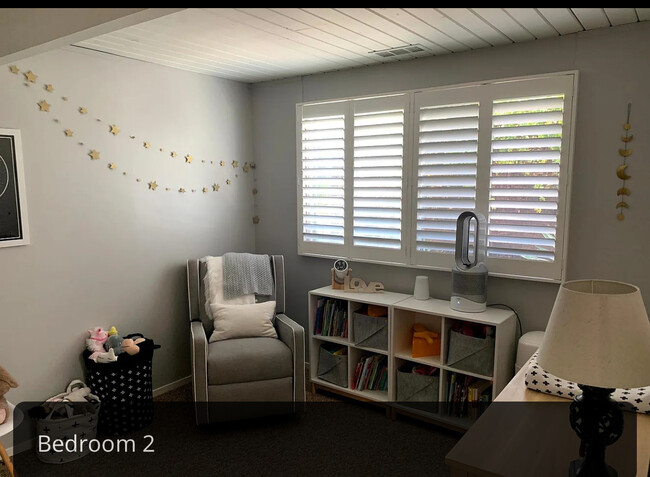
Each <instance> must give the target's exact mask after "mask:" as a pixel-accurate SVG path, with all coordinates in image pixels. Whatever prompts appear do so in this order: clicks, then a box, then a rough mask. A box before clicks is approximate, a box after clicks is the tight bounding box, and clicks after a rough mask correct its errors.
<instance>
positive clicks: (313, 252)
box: [296, 70, 579, 283]
mask: <svg viewBox="0 0 650 477" xmlns="http://www.w3.org/2000/svg"><path fill="white" fill-rule="evenodd" d="M553 78H555V79H553ZM578 79H579V72H578V71H577V70H567V71H561V72H555V73H548V74H539V75H530V76H516V77H509V78H498V79H492V80H483V81H475V82H469V83H462V84H453V85H444V86H437V87H432V88H418V89H412V90H403V91H397V92H389V93H386V94H369V95H364V96H353V97H344V98H336V99H332V100H322V101H313V102H311V101H310V102H300V103H297V104H296V151H297V153H296V157H297V167H296V174H297V191H298V195H297V202H298V203H297V227H298V235H297V237H298V244H297V245H298V247H297V248H298V255H303V256H313V257H322V258H345V259H347V260H349V261H357V262H367V263H376V264H383V265H392V266H399V267H408V268H416V269H428V270H441V271H451V269H452V268H453V263H454V260H453V255H448V254H437V253H431V252H417V249H416V246H415V245H416V232H417V230H416V227H417V220H416V218H417V174H418V153H417V151H418V134H417V133H418V131H415V128H417V125H418V118H417V114H418V110H417V105H416V98H419V97H422V96H418V95H426V94H432V95H439V96H440V97H445V96H448V97H450V98H453V97H454V96H456V97H458V92H459V91H461V90H463V89H464V88H466V89H467V91H470V90H472V89H474V90H476V87H484V88H486V89H479V90H478V91H479V93H480V94H475V95H474V96H472V95H471V94H469V95H467V98H473V99H471V100H473V101H476V100H479V101H480V112H479V141H478V142H479V151H478V153H477V183H476V208H475V210H477V211H479V212H481V213H483V214H484V215H485V217H486V220H487V219H488V217H489V176H490V166H491V159H490V154H491V142H492V138H491V134H492V98H495V99H496V97H495V94H493V93H490V94H487V93H485V94H484V92H486V91H488V88H489V91H500V90H505V94H504V95H503V96H502V97H508V98H516V97H518V95H519V94H523V95H525V94H535V95H538V94H541V93H539V92H538V91H536V92H534V93H525V92H523V93H518V91H526V90H528V89H530V88H531V87H532V86H533V85H534V84H535V83H537V84H540V83H541V84H543V83H544V82H546V81H548V82H549V83H553V84H555V83H556V82H557V83H560V84H564V85H565V86H566V88H568V90H569V91H570V93H569V94H570V97H569V94H567V95H566V96H565V101H564V122H563V125H562V148H561V159H560V174H559V186H558V194H559V198H558V201H560V200H561V201H562V202H559V204H560V205H559V207H558V211H557V225H556V227H557V229H556V237H555V257H556V259H555V260H554V262H546V263H545V262H529V261H525V260H515V259H495V258H490V257H487V259H486V265H487V268H488V271H489V275H491V276H498V277H505V278H515V279H523V280H532V281H542V282H552V283H560V282H562V281H564V280H565V277H566V261H567V248H568V247H567V245H568V240H569V215H570V205H571V183H572V180H571V179H572V170H573V154H574V148H575V130H576V109H577V108H576V106H577V96H578ZM564 82H566V83H564ZM517 83H519V84H517ZM520 85H523V87H521V86H520ZM553 92H554V93H558V92H563V93H564V92H565V91H564V90H560V91H557V90H555V91H553ZM398 95H406V97H407V100H406V108H405V111H404V145H403V165H402V251H403V254H402V255H403V261H400V260H399V257H398V259H397V260H396V259H395V256H391V254H382V251H383V250H382V249H380V248H368V249H366V250H365V251H364V252H365V253H363V254H355V251H356V250H358V249H359V248H360V247H354V246H353V245H352V233H353V230H352V227H353V199H354V198H353V185H352V181H353V162H354V157H353V156H354V152H353V151H354V109H353V103H354V101H357V100H367V99H372V98H383V97H389V96H398ZM486 96H487V97H488V99H485V98H486ZM345 103H347V111H346V113H345V118H346V119H345V232H344V243H343V245H334V244H318V243H316V244H314V243H310V242H304V241H303V240H302V230H303V222H302V221H303V215H302V212H303V207H302V119H303V116H302V112H303V109H304V108H305V107H313V106H322V107H323V108H324V110H326V108H327V106H324V105H331V104H339V106H338V107H342V105H343V104H345ZM484 111H489V114H485V113H484ZM481 144H484V146H483V148H482V149H483V150H482V149H481ZM486 145H487V146H486ZM350 152H351V155H350ZM485 174H487V176H485ZM484 176H485V177H487V179H485V178H482V177H484ZM480 177H481V178H482V179H480ZM486 233H487V232H486ZM486 239H487V237H486ZM355 249H356V250H355ZM426 255H428V256H429V258H430V256H435V257H437V258H435V259H433V260H430V259H427V260H424V259H423V258H422V257H423V256H426ZM531 265H533V266H532V267H531ZM540 270H541V272H540Z"/></svg>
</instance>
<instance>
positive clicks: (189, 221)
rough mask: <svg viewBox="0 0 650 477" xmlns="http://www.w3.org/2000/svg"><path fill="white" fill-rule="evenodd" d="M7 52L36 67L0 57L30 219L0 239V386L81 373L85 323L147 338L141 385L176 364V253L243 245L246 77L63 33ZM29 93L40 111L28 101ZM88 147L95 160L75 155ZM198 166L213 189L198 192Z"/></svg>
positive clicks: (184, 334) (167, 376)
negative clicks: (129, 53) (5, 374)
mask: <svg viewBox="0 0 650 477" xmlns="http://www.w3.org/2000/svg"><path fill="white" fill-rule="evenodd" d="M16 65H17V66H18V67H19V68H20V69H21V70H22V71H27V70H32V71H33V72H34V73H35V74H37V75H38V80H37V83H36V84H32V85H30V86H26V85H25V84H24V83H25V82H24V79H23V76H22V75H14V74H12V73H11V72H10V71H9V68H8V65H6V66H2V68H1V69H0V104H1V105H2V107H1V108H0V128H15V129H20V130H21V133H22V142H23V155H24V169H25V177H26V192H27V194H26V196H27V206H28V213H29V226H30V230H31V244H30V245H27V246H23V247H10V248H0V270H1V273H0V364H2V366H3V367H5V368H6V369H7V370H9V371H10V372H11V373H12V374H13V375H14V376H15V377H16V379H17V380H18V382H19V383H20V387H19V388H18V389H16V390H13V391H11V392H10V394H9V396H8V397H9V399H10V400H11V401H13V402H20V401H23V400H32V401H37V400H41V399H44V398H47V397H49V396H51V395H53V394H55V393H58V392H61V391H62V390H63V389H64V387H65V386H66V385H67V383H68V382H69V381H70V380H71V379H73V378H77V377H83V367H82V364H81V361H80V355H81V352H82V350H83V348H84V344H85V343H84V341H85V338H86V336H87V332H86V330H88V329H89V328H92V327H95V326H104V327H109V326H111V325H115V326H116V327H117V329H118V331H120V332H121V333H122V334H126V333H129V332H142V333H144V334H145V335H146V336H148V337H151V338H153V339H154V340H155V341H156V342H158V343H160V344H161V345H162V348H161V349H160V350H157V351H156V353H155V357H154V388H156V387H160V386H163V385H166V384H169V383H172V382H174V381H176V380H179V379H181V378H185V377H187V376H189V375H190V353H189V346H188V345H189V328H188V325H187V293H186V278H185V277H186V276H185V262H186V260H187V259H188V258H191V257H201V256H204V255H208V254H221V253H224V252H226V251H248V252H252V251H254V248H255V247H254V230H253V227H254V226H253V224H252V220H251V217H252V213H253V198H252V194H251V188H252V184H253V177H252V174H250V173H248V174H246V173H243V172H242V170H241V166H242V165H243V164H244V162H246V161H249V162H250V161H251V158H252V146H251V137H250V130H251V124H252V119H251V103H250V90H249V87H248V86H247V85H245V84H242V83H236V82H232V81H227V80H220V79H217V78H213V77H209V76H204V75H197V74H194V73H188V72H182V71H179V70H174V69H171V68H164V67H158V66H154V65H151V64H147V63H143V62H138V61H132V60H125V59H121V58H118V57H115V56H110V55H99V54H94V53H90V52H84V50H79V49H73V48H69V49H65V50H57V51H53V52H50V53H45V54H42V55H39V56H35V57H31V58H28V59H25V60H22V61H20V62H17V63H16ZM45 83H50V84H52V85H53V87H54V92H52V93H48V92H47V91H45V90H44V88H43V87H44V84H45ZM62 96H67V97H68V101H67V102H65V101H63V100H62V99H61V97H62ZM41 99H46V100H47V101H48V103H50V104H51V105H52V107H51V110H50V112H49V113H44V112H40V111H39V110H38V109H39V108H38V106H37V102H38V101H40V100H41ZM80 106H84V107H86V108H87V109H88V114H87V115H85V116H83V115H81V114H79V112H78V111H77V108H78V107H80ZM97 118H99V119H101V122H99V121H96V119H97ZM55 119H58V120H59V122H58V123H57V122H55V121H54V120H55ZM109 124H117V125H118V126H119V127H120V129H121V132H120V134H119V135H117V136H113V135H111V134H110V133H109ZM65 128H70V129H72V130H73V131H74V137H72V138H69V137H65V135H64V134H63V129H65ZM130 135H135V136H136V139H130V138H129V136H130ZM143 141H150V143H151V145H152V147H151V148H150V149H145V148H144V147H142V144H143ZM79 142H83V143H84V145H83V146H81V145H79V144H78V143H79ZM161 147H163V148H164V149H165V151H164V152H161V151H160V148H161ZM91 148H94V149H97V150H99V151H100V153H101V159H100V160H98V161H91V160H90V158H89V157H88V155H87V152H88V151H89V149H91ZM172 150H176V151H178V154H179V156H178V157H176V158H174V159H173V158H171V157H170V152H171V151H172ZM188 153H189V154H192V156H193V157H194V158H195V159H194V162H193V163H192V164H191V165H188V164H185V162H184V160H183V156H184V155H185V154H188ZM202 160H206V162H205V163H203V162H201V161H202ZM220 160H224V161H225V162H226V164H227V165H226V166H225V167H220V166H219V165H218V162H219V161H220ZM233 160H238V161H239V164H240V168H239V169H238V171H235V170H234V169H233V167H232V166H231V165H230V164H231V162H232V161H233ZM210 161H214V164H210ZM109 162H115V163H116V164H117V169H116V170H114V171H111V170H109V169H108V168H107V164H108V163H109ZM123 171H128V175H127V176H124V175H123V174H122V172H123ZM236 173H238V175H239V177H237V178H236V177H235V174H236ZM136 178H140V179H141V182H136ZM227 178H230V179H231V180H232V185H229V186H227V185H226V184H225V181H226V179H227ZM151 180H156V181H157V183H158V184H159V187H158V189H157V190H156V191H151V190H148V187H147V183H148V182H149V181H151ZM213 182H217V183H219V184H221V189H220V191H219V192H209V193H205V194H204V193H203V192H201V188H202V187H203V186H204V185H207V186H209V185H211V184H212V183H213ZM166 186H169V187H171V189H172V190H170V191H166V190H165V187H166ZM179 187H185V188H186V189H187V190H188V192H187V193H185V194H181V193H179V192H177V190H178V188H179ZM192 188H195V189H197V191H196V192H194V193H193V192H191V189H192ZM211 190H212V189H210V191H211Z"/></svg>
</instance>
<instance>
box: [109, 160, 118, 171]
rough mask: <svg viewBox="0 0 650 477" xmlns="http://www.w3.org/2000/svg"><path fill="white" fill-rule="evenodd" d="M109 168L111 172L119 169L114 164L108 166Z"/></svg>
mask: <svg viewBox="0 0 650 477" xmlns="http://www.w3.org/2000/svg"><path fill="white" fill-rule="evenodd" d="M108 168H109V169H110V170H111V171H114V170H115V169H117V166H116V165H115V163H114V162H111V163H110V164H109V165H108Z"/></svg>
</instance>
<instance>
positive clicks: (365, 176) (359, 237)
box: [351, 95, 407, 263]
mask: <svg viewBox="0 0 650 477" xmlns="http://www.w3.org/2000/svg"><path fill="white" fill-rule="evenodd" d="M406 110H407V97H406V95H397V96H390V97H382V98H371V99H364V100H356V101H353V121H354V130H353V136H354V151H353V158H354V159H353V168H352V170H353V176H354V177H353V184H352V193H353V203H352V220H353V222H352V237H351V238H352V253H353V254H354V255H355V256H358V257H361V258H373V259H375V260H380V261H398V262H401V263H404V262H405V240H404V236H403V233H404V229H403V214H404V202H405V194H404V180H405V174H404V154H405V140H404V123H405V119H406V112H407V111H406Z"/></svg>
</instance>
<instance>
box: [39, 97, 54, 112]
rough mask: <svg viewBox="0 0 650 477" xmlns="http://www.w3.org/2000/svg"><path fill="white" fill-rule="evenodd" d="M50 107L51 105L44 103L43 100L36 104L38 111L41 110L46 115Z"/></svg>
mask: <svg viewBox="0 0 650 477" xmlns="http://www.w3.org/2000/svg"><path fill="white" fill-rule="evenodd" d="M50 106H51V105H50V104H48V102H47V101H45V100H44V99H42V100H40V101H39V102H38V107H39V108H40V110H41V111H44V112H46V113H47V112H49V111H50Z"/></svg>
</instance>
